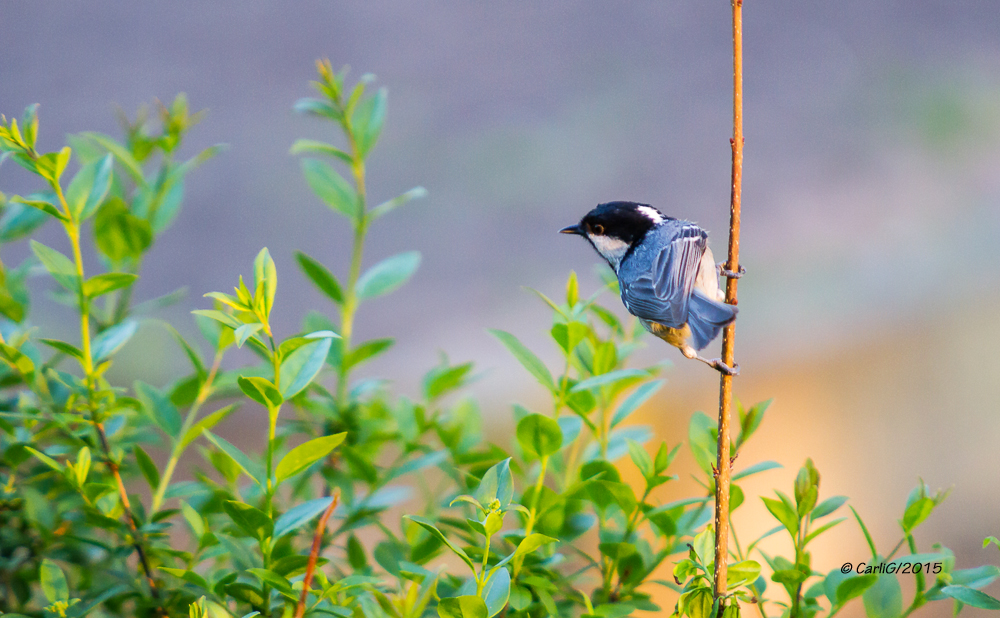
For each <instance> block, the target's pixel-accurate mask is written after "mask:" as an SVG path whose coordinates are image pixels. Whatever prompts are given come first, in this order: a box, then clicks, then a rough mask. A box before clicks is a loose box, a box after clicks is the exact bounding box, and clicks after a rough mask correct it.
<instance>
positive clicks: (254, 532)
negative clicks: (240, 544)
mask: <svg viewBox="0 0 1000 618" xmlns="http://www.w3.org/2000/svg"><path fill="white" fill-rule="evenodd" d="M222 509H223V510H224V511H225V512H226V514H227V515H229V518H230V519H232V520H233V523H235V524H236V525H237V526H239V527H240V528H242V529H243V531H244V532H246V533H247V534H249V535H250V536H252V537H253V538H255V539H257V540H258V541H262V542H263V541H264V540H265V539H268V538H270V537H271V535H272V533H273V532H274V523H273V522H272V521H271V518H270V517H268V516H267V515H266V514H265V513H264V512H263V511H261V510H260V509H257V508H254V507H252V506H250V505H249V504H246V503H245V502H236V501H235V500H226V501H225V502H223V503H222Z"/></svg>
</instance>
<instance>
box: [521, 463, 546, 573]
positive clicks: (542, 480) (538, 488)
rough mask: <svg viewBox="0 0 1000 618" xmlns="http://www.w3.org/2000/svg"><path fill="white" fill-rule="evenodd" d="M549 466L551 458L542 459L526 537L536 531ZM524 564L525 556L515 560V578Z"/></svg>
mask: <svg viewBox="0 0 1000 618" xmlns="http://www.w3.org/2000/svg"><path fill="white" fill-rule="evenodd" d="M548 465H549V456H548V455H546V456H544V457H542V461H541V469H540V470H539V471H538V480H537V481H535V491H534V492H533V493H532V494H531V506H530V507H529V508H528V523H527V524H525V526H524V536H525V537H527V536H528V535H529V534H531V531H532V530H534V529H535V518H536V517H537V515H538V500H539V497H540V496H541V493H542V487H543V486H544V485H545V470H546V468H548ZM523 563H524V556H518V557H517V558H514V577H515V578H516V577H517V574H518V572H519V571H520V570H521V565H522V564H523Z"/></svg>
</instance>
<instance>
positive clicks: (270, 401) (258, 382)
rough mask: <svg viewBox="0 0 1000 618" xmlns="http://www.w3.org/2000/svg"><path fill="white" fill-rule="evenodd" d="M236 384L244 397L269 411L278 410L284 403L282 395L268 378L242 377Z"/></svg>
mask: <svg viewBox="0 0 1000 618" xmlns="http://www.w3.org/2000/svg"><path fill="white" fill-rule="evenodd" d="M236 383H237V384H238V385H239V387H240V390H241V391H243V394H244V395H246V396H247V397H249V398H250V399H253V400H254V401H256V402H257V403H259V404H260V405H262V406H265V407H266V408H268V409H271V408H277V407H278V406H280V405H281V404H282V402H283V401H284V399H283V398H282V396H281V393H280V392H278V389H276V388H275V387H274V384H273V383H271V381H270V380H268V379H267V378H260V377H256V376H251V377H249V378H247V377H244V376H240V377H239V378H238V379H237V380H236Z"/></svg>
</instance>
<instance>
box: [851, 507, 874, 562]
mask: <svg viewBox="0 0 1000 618" xmlns="http://www.w3.org/2000/svg"><path fill="white" fill-rule="evenodd" d="M848 508H849V509H851V512H852V513H854V519H856V520H857V521H858V525H859V526H861V531H862V532H863V533H864V534H865V540H866V541H867V542H868V548H869V549H870V550H872V560H873V561H874V560H875V558H876V557H877V556H878V551H877V550H876V549H875V541H874V540H873V539H872V535H871V533H870V532H868V526H866V525H865V522H863V521H861V516H860V515H858V512H857V511H855V510H854V507H853V506H848Z"/></svg>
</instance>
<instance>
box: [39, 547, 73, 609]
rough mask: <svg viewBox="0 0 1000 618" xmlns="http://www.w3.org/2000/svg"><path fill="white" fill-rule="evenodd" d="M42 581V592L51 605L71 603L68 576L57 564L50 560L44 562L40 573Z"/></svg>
mask: <svg viewBox="0 0 1000 618" xmlns="http://www.w3.org/2000/svg"><path fill="white" fill-rule="evenodd" d="M39 578H40V579H41V584H42V592H44V593H45V598H46V599H48V601H49V603H60V602H62V603H65V602H67V601H69V585H68V584H67V583H66V575H65V574H63V571H62V569H60V568H59V565H58V564H56V563H55V562H52V561H51V560H49V559H48V558H45V559H43V560H42V565H41V569H40V573H39Z"/></svg>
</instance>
